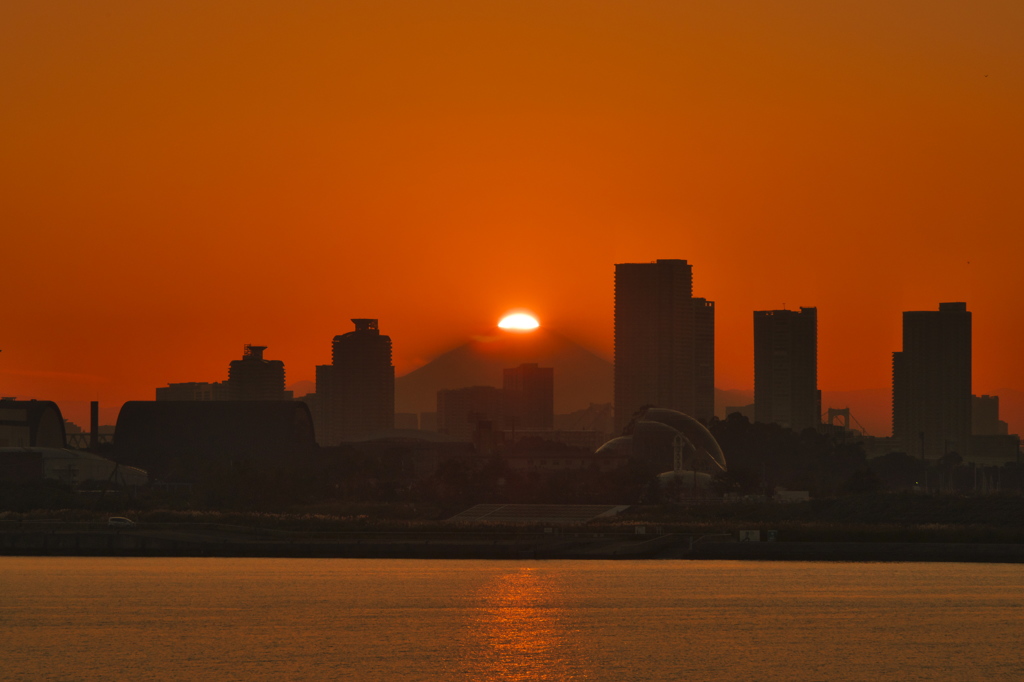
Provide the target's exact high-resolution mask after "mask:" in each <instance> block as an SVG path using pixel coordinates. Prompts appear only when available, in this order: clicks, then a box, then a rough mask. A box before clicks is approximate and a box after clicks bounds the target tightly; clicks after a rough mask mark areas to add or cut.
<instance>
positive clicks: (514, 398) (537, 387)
mask: <svg viewBox="0 0 1024 682" xmlns="http://www.w3.org/2000/svg"><path fill="white" fill-rule="evenodd" d="M504 374H505V377H504V379H505V380H504V391H505V415H504V417H505V426H506V428H509V429H513V430H515V429H518V428H527V429H550V428H552V427H553V426H554V421H555V370H554V369H553V368H551V367H541V366H539V365H538V364H537V363H535V362H534V363H524V364H522V365H519V366H518V367H513V368H510V369H506V370H505V371H504Z"/></svg>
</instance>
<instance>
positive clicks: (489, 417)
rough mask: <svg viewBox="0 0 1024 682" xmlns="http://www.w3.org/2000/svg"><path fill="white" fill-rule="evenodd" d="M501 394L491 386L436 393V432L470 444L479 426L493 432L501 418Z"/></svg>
mask: <svg viewBox="0 0 1024 682" xmlns="http://www.w3.org/2000/svg"><path fill="white" fill-rule="evenodd" d="M504 402H505V398H504V391H502V390H501V389H500V388H496V387H494V386H469V387H466V388H450V389H442V390H440V391H438V392H437V430H438V432H439V433H443V434H445V435H447V436H451V437H452V438H457V439H458V440H460V441H464V442H470V441H472V440H473V433H474V432H475V431H476V430H477V428H478V427H479V426H480V424H482V423H485V422H486V423H487V424H489V425H490V426H489V427H488V428H490V429H492V430H493V425H494V424H500V423H502V420H503V416H504Z"/></svg>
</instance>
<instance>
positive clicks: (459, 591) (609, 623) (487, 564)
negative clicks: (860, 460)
mask: <svg viewBox="0 0 1024 682" xmlns="http://www.w3.org/2000/svg"><path fill="white" fill-rule="evenodd" d="M0 679H3V680H33V681H34V680H132V681H138V680H389V681H390V680H430V681H433V680H439V681H443V682H456V681H460V680H510V681H511V680H517V681H518V680H609V681H620V680H829V681H836V680H869V681H872V682H874V681H878V680H1021V679H1024V566H1021V565H1016V564H955V563H833V562H821V563H810V562H807V563H804V562H755V561H744V562H734V561H681V560H665V561H656V560H651V561H467V560H414V559H267V558H259V559H237V558H236V559H232V558H170V559H168V558H92V557H66V558H65V557H0Z"/></svg>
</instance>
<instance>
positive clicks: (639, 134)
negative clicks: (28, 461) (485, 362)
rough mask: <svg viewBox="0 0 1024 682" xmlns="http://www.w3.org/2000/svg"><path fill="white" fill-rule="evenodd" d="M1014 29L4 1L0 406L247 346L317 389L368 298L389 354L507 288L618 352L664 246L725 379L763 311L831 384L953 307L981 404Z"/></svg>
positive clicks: (104, 399) (1008, 129)
mask: <svg viewBox="0 0 1024 682" xmlns="http://www.w3.org/2000/svg"><path fill="white" fill-rule="evenodd" d="M1021 35H1024V5H1022V4H1021V3H1019V2H1011V1H1005V2H997V1H991V2H977V3H971V4H970V5H967V4H959V3H935V2H907V3H899V4H897V5H892V4H891V3H884V2H835V3H827V4H825V3H815V2H764V3H758V4H756V5H749V6H742V7H739V6H735V5H727V4H710V3H709V4H680V3H674V2H667V1H665V2H659V1H654V2H650V3H643V4H641V5H622V4H619V3H607V2H560V3H541V2H530V1H526V2H519V3H514V4H512V3H486V4H480V3H473V2H468V1H450V2H430V1H427V2H416V3H413V2H399V1H395V2H387V1H383V2H372V3H370V2H351V3H344V4H342V5H338V4H336V3H328V2H310V3H304V4H303V5H302V6H301V7H299V8H296V7H284V6H274V5H253V4H252V3H242V2H234V1H225V2H218V3H216V4H212V5H211V4H207V3H198V2H182V3H175V4H173V5H139V4H135V3H128V2H124V1H107V2H104V1H102V0H99V1H97V2H93V3H88V4H87V5H65V4H59V3H50V2H33V3H27V2H10V3H5V4H4V5H3V6H2V7H0V77H2V78H3V81H4V83H5V90H6V92H7V97H6V98H5V107H4V108H3V109H2V110H0V126H2V128H3V129H4V130H5V132H6V133H7V134H6V135H4V136H2V137H0V158H3V160H4V163H3V164H0V220H2V221H3V223H2V224H3V225H4V226H5V230H4V232H5V235H4V236H5V240H4V241H5V246H4V249H3V250H2V251H0V267H2V269H3V272H4V273H5V275H6V294H7V295H6V296H5V305H4V312H5V319H4V324H3V325H2V326H0V349H3V352H2V353H0V394H3V395H16V396H23V397H36V398H40V399H54V400H57V401H58V402H73V401H88V400H93V399H98V400H100V401H101V404H103V405H119V404H120V403H121V402H123V401H125V400H129V399H143V400H148V399H152V397H153V392H154V389H155V388H156V387H158V386H162V385H166V384H167V383H169V382H182V381H218V380H222V379H223V378H224V377H225V376H226V371H227V363H228V362H229V361H230V360H232V359H236V358H238V357H240V356H241V350H242V346H243V344H245V343H254V344H256V343H258V344H263V345H267V346H268V347H269V348H268V357H272V358H274V359H281V360H284V362H285V365H286V368H287V377H288V383H289V384H292V383H295V382H296V381H300V380H311V379H312V378H313V373H314V367H315V366H316V365H317V364H324V363H326V362H328V361H329V358H330V343H331V339H332V338H333V336H334V335H336V334H340V333H344V332H345V331H347V330H348V329H349V327H350V324H349V322H348V320H349V319H350V318H354V317H363V316H365V317H374V318H378V319H379V320H380V325H381V331H382V333H385V334H388V335H390V336H391V337H392V339H393V340H394V352H395V365H396V369H397V373H398V374H399V375H402V374H406V373H408V372H409V371H412V370H414V369H415V368H417V367H419V366H422V365H424V364H425V363H426V362H428V361H429V360H430V359H432V358H434V357H437V356H438V355H440V354H442V353H443V352H445V351H447V350H449V349H451V348H454V347H456V346H458V345H460V344H461V343H463V342H464V341H465V340H467V339H469V338H471V337H472V336H473V335H474V334H476V333H478V332H479V330H482V329H486V328H488V327H490V326H493V325H494V323H495V322H496V321H497V319H498V318H499V317H500V316H501V315H502V314H504V313H505V312H506V311H508V310H511V309H514V308H520V307H522V308H527V309H530V310H532V311H534V312H535V313H536V314H537V316H538V317H539V319H540V320H541V323H542V324H543V325H544V326H546V327H549V328H551V329H553V330H557V331H558V332H559V333H562V334H564V335H565V336H567V337H569V338H571V339H573V340H574V341H577V342H579V343H580V344H582V345H583V346H585V347H587V348H589V349H592V350H593V351H594V352H596V353H598V354H599V355H601V356H602V357H604V358H607V359H610V358H611V353H612V301H613V291H612V286H613V279H612V277H613V271H614V264H615V263H620V262H643V261H651V260H655V259H657V258H682V259H686V260H688V261H689V262H690V263H692V264H693V266H694V295H695V296H700V297H704V298H707V299H710V300H713V301H715V302H716V316H717V319H716V384H717V385H718V386H719V387H721V388H723V389H732V390H740V391H744V390H750V389H752V387H753V335H752V311H754V310H764V309H777V308H782V307H784V306H785V307H789V308H796V307H799V306H815V307H817V309H818V315H819V328H818V330H819V345H818V356H819V386H820V387H821V389H822V390H823V391H824V392H825V393H826V395H827V394H828V393H830V392H839V393H842V392H847V393H848V392H853V391H867V390H875V391H878V390H887V389H888V387H889V385H890V376H891V353H892V352H893V351H896V350H899V349H900V328H901V312H902V311H905V310H934V309H936V308H937V306H938V303H939V302H942V301H966V302H967V304H968V308H969V310H971V311H972V312H973V322H974V393H976V394H982V393H987V394H999V393H1000V391H1003V390H1006V389H1012V390H1014V391H1016V392H1018V395H1019V392H1021V391H1022V390H1024V355H1022V354H1021V352H1020V339H1021V338H1022V333H1024V315H1022V314H1021V313H1022V311H1024V300H1022V294H1021V292H1022V291H1024V269H1022V268H1021V267H1020V253H1022V252H1024V250H1022V247H1024V230H1021V225H1022V224H1024V220H1022V219H1024V193H1021V192H1020V189H1019V188H1020V187H1022V186H1024V127H1022V126H1021V125H1020V122H1021V121H1022V120H1024V43H1022V42H1021V41H1020V36H1021ZM1015 400H1016V402H1015V403H1013V402H1012V401H1010V403H1009V404H1008V402H1004V404H1003V408H1004V414H1003V418H1004V419H1005V420H1006V421H1008V422H1010V428H1011V431H1014V432H1018V433H1019V432H1021V431H1022V430H1024V399H1020V398H1017V399H1015ZM876 402H877V401H876ZM1014 404H1015V405H1017V406H1018V407H1014ZM878 407H879V409H881V408H882V407H884V405H881V406H878Z"/></svg>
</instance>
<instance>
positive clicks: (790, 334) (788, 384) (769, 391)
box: [754, 308, 821, 431]
mask: <svg viewBox="0 0 1024 682" xmlns="http://www.w3.org/2000/svg"><path fill="white" fill-rule="evenodd" d="M754 420H755V421H759V422H762V423H765V424H770V423H775V424H780V425H782V426H786V427H789V428H791V429H794V430H796V431H803V430H804V429H807V428H812V427H816V426H817V425H818V424H819V423H821V392H820V391H819V390H818V309H817V308H800V310H799V311H796V310H758V311H755V312H754Z"/></svg>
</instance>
